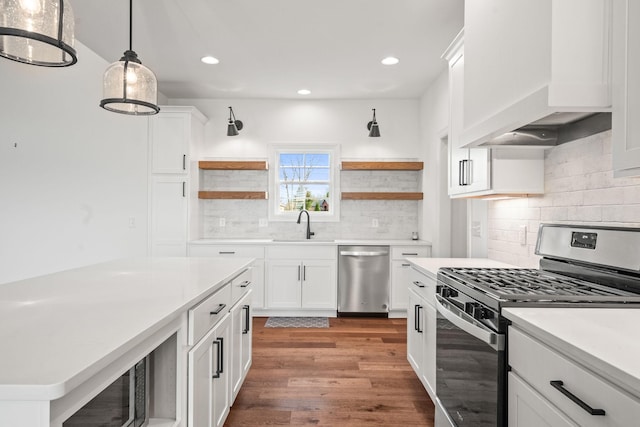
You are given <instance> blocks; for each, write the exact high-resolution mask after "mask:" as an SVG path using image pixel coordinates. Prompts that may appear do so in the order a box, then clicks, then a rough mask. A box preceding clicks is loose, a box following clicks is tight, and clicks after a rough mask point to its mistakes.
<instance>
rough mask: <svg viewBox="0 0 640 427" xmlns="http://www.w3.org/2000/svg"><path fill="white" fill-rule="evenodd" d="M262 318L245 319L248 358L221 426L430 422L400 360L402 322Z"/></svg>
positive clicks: (424, 398)
mask: <svg viewBox="0 0 640 427" xmlns="http://www.w3.org/2000/svg"><path fill="white" fill-rule="evenodd" d="M265 322H266V318H261V317H256V318H254V319H253V363H252V366H251V369H250V370H249V373H248V375H247V378H246V380H245V382H244V385H243V386H242V388H241V389H240V393H239V394H238V397H237V398H236V401H235V402H234V404H233V406H232V407H231V412H230V414H229V416H228V418H227V421H226V422H225V426H228V427H236V426H267V425H287V426H318V425H325V426H364V425H366V426H397V425H402V426H411V425H414V426H417V425H420V426H428V427H433V425H434V421H433V418H434V405H433V403H432V402H431V400H430V399H429V396H428V394H427V392H426V391H425V390H424V387H423V386H422V383H421V382H420V380H419V379H418V377H417V376H416V374H415V373H414V372H413V370H412V369H411V367H410V365H409V362H408V361H407V348H406V333H407V332H406V327H407V324H406V319H376V318H332V319H329V325H330V327H329V328H324V329H321V328H304V329H303V328H300V329H293V328H265V327H264V324H265ZM381 337H384V338H381ZM287 343H290V346H287Z"/></svg>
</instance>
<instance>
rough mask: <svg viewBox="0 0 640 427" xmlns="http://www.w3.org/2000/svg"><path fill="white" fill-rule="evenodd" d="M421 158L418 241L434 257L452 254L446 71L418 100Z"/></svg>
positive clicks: (447, 83) (447, 84) (447, 82)
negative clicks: (428, 244)
mask: <svg viewBox="0 0 640 427" xmlns="http://www.w3.org/2000/svg"><path fill="white" fill-rule="evenodd" d="M420 118H421V155H420V157H421V158H423V159H424V162H425V168H424V172H423V181H422V189H423V190H422V191H423V192H424V200H425V202H424V203H423V207H422V211H423V212H422V224H421V227H420V229H421V236H420V237H421V238H423V239H425V240H428V241H430V242H431V243H432V245H433V246H432V254H433V256H434V257H447V256H449V255H450V251H451V231H450V228H451V210H450V201H449V196H448V195H447V178H446V177H447V169H448V162H447V145H446V143H445V141H446V137H447V134H448V126H449V78H448V71H447V70H445V71H444V72H443V73H442V74H441V75H440V76H439V77H438V78H437V79H436V80H435V81H434V83H433V84H432V85H431V86H430V87H429V89H428V90H427V91H426V93H425V94H424V95H423V97H422V98H421V100H420Z"/></svg>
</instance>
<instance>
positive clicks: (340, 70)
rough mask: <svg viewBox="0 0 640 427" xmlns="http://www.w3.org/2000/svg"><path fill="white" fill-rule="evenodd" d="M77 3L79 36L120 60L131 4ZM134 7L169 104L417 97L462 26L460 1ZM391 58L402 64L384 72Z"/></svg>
mask: <svg viewBox="0 0 640 427" xmlns="http://www.w3.org/2000/svg"><path fill="white" fill-rule="evenodd" d="M71 4H72V6H73V9H74V12H75V16H76V38H77V39H78V40H79V41H81V42H82V43H83V44H84V45H86V46H88V47H89V48H90V49H91V50H93V51H94V52H96V53H97V54H99V55H100V56H102V57H103V58H105V59H106V60H107V61H108V62H114V61H116V60H118V59H119V58H120V57H121V56H122V53H123V52H124V51H125V50H126V49H128V46H129V40H128V37H129V2H128V1H127V0H71ZM133 9H134V11H133V50H134V51H136V52H137V53H138V56H139V58H140V59H141V60H142V62H143V64H144V65H146V66H148V67H149V68H151V69H152V70H153V71H154V72H155V73H156V76H157V77H158V87H159V90H160V91H161V92H162V93H163V94H164V95H165V96H167V97H169V98H281V99H282V98H299V97H300V95H298V94H297V93H296V91H297V90H298V89H301V88H307V89H310V90H311V91H312V93H311V95H308V96H307V98H314V99H370V98H417V97H419V96H421V95H422V94H423V93H424V91H425V89H426V88H427V87H428V86H429V84H430V83H431V82H432V81H433V79H434V78H435V77H436V76H437V75H438V74H439V73H440V72H441V71H442V70H444V68H445V63H444V61H443V60H442V59H440V55H441V54H442V52H443V51H444V50H445V49H446V47H447V46H448V45H449V43H450V42H451V40H452V39H453V38H454V37H455V35H456V34H457V33H458V32H459V31H460V29H461V28H462V25H463V0H135V1H134V3H133ZM204 55H212V56H215V57H216V58H218V59H219V60H220V64H218V65H204V64H202V63H201V62H200V58H201V57H202V56H204ZM389 55H392V56H396V57H398V58H399V59H400V63H399V64H397V65H395V66H385V65H382V64H381V63H380V60H381V59H382V58H384V57H386V56H389ZM78 60H79V61H82V58H81V57H80V58H79V59H78Z"/></svg>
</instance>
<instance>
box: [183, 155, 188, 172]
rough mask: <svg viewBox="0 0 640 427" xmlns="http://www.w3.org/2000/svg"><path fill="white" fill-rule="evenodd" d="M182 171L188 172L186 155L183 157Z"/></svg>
mask: <svg viewBox="0 0 640 427" xmlns="http://www.w3.org/2000/svg"><path fill="white" fill-rule="evenodd" d="M182 170H183V171H186V170H187V155H186V154H183V155H182Z"/></svg>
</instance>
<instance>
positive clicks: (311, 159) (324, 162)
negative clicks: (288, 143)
mask: <svg viewBox="0 0 640 427" xmlns="http://www.w3.org/2000/svg"><path fill="white" fill-rule="evenodd" d="M305 164H306V165H307V166H325V167H326V166H329V154H327V153H309V154H307V155H306V158H305Z"/></svg>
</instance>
